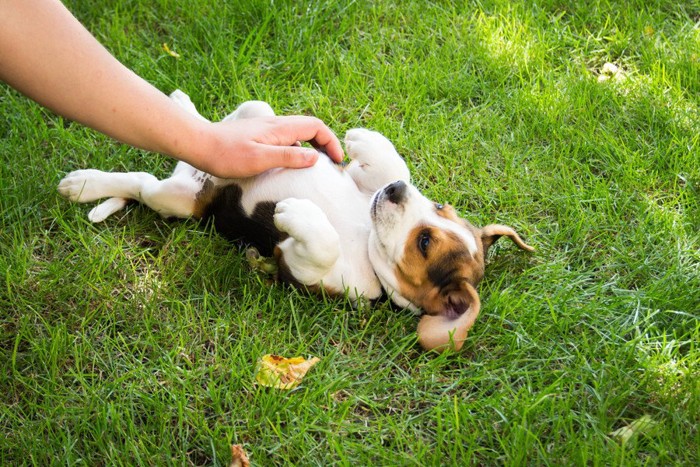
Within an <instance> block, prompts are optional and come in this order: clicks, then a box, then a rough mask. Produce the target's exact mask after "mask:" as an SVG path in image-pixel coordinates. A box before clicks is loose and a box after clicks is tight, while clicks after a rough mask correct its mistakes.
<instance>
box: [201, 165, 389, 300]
mask: <svg viewBox="0 0 700 467" xmlns="http://www.w3.org/2000/svg"><path fill="white" fill-rule="evenodd" d="M220 183H228V184H229V185H227V186H223V187H218V188H216V195H215V196H214V198H213V199H212V201H211V203H210V204H209V205H208V206H207V208H206V209H205V212H204V217H213V218H214V225H215V228H216V230H217V231H218V232H219V233H220V234H222V235H223V236H225V237H226V238H229V239H231V240H234V241H242V242H244V243H247V244H250V245H253V246H255V247H256V248H258V249H259V250H260V253H261V254H263V255H265V256H271V255H272V253H273V250H274V247H275V245H276V244H277V243H279V241H281V240H282V239H283V237H282V235H281V234H280V232H279V231H278V230H277V229H276V228H275V225H274V221H273V216H274V211H275V206H276V204H277V203H278V202H280V201H282V200H284V199H288V198H298V199H308V200H310V201H312V202H313V203H314V204H316V205H317V206H318V207H319V208H321V210H322V211H323V212H324V213H325V214H326V217H327V218H328V221H329V222H330V224H331V225H332V226H333V228H334V229H335V230H336V232H337V233H338V235H339V237H340V249H341V257H340V259H339V260H338V264H337V266H336V267H335V268H333V270H331V271H330V272H329V274H328V276H327V277H325V278H324V280H323V283H324V286H325V287H327V288H329V289H335V290H339V291H342V290H344V289H348V291H349V293H350V295H351V297H352V298H356V297H355V296H357V297H359V296H360V295H363V296H365V297H366V298H370V299H372V298H377V297H378V296H379V295H380V294H381V286H380V284H379V282H378V280H377V278H376V276H375V274H374V270H373V268H372V265H371V262H370V260H369V256H368V251H367V250H368V239H369V232H370V226H371V219H370V215H369V202H370V195H368V194H365V193H362V192H361V191H360V190H359V189H358V188H357V185H356V184H355V182H354V181H353V179H352V178H351V177H350V175H349V174H348V173H347V172H345V171H343V169H342V168H340V167H338V166H336V165H334V164H333V163H332V162H331V161H330V160H329V159H328V158H327V157H325V156H322V157H321V158H319V161H318V162H317V163H316V165H314V166H313V167H310V168H307V169H273V170H270V171H268V172H266V173H264V174H262V175H259V176H257V177H254V178H250V179H241V180H228V181H220Z"/></svg>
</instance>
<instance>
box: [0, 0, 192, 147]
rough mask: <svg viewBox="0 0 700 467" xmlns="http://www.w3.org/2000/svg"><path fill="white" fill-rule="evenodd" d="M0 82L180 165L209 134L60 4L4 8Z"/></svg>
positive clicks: (44, 1)
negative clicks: (198, 140) (196, 142)
mask: <svg viewBox="0 0 700 467" xmlns="http://www.w3.org/2000/svg"><path fill="white" fill-rule="evenodd" d="M0 79H2V80H3V81H6V82H7V83H8V84H10V85H11V86H13V87H15V88H16V89H18V90H19V91H21V92H22V93H24V94H26V95H27V96H29V97H31V98H32V99H34V100H36V101H37V102H39V103H40V104H42V105H44V106H46V107H48V108H50V109H52V110H53V111H55V112H57V113H59V114H61V115H63V116H65V117H68V118H70V119H73V120H76V121H78V122H81V123H83V124H85V125H87V126H90V127H92V128H94V129H96V130H98V131H101V132H103V133H105V134H107V135H109V136H111V137H113V138H115V139H117V140H119V141H122V142H125V143H128V144H131V145H134V146H137V147H140V148H143V149H147V150H151V151H156V152H161V153H165V154H169V155H172V156H174V157H177V158H180V159H183V158H184V159H190V158H191V156H192V154H191V152H192V148H191V147H190V145H192V144H193V140H195V139H196V136H197V133H199V132H201V131H203V130H204V127H203V126H202V125H201V124H200V123H199V122H198V121H197V120H196V119H195V118H194V117H192V116H191V115H189V114H188V113H187V112H185V111H184V110H182V109H180V108H179V107H178V106H177V104H175V103H173V102H172V101H171V100H170V99H168V97H167V96H165V95H164V94H163V93H161V92H160V91H158V90H157V89H156V88H154V87H153V86H152V85H150V84H149V83H147V82H146V81H145V80H143V79H142V78H140V77H139V76H138V75H136V74H135V73H133V72H132V71H131V70H129V69H128V68H126V67H125V66H123V65H122V64H121V63H120V62H119V61H117V60H116V59H115V58H114V57H113V56H112V55H111V54H110V53H109V52H108V51H107V50H105V49H104V48H103V47H102V45H100V44H99V43H98V42H97V40H96V39H95V38H94V37H93V36H92V35H91V34H90V33H89V32H88V31H87V30H86V29H85V28H84V27H83V26H82V25H81V24H80V23H79V22H78V21H77V20H76V19H75V18H74V17H73V16H72V15H71V13H70V12H69V11H68V10H66V8H65V7H64V6H63V5H62V4H61V3H60V2H58V1H57V0H0Z"/></svg>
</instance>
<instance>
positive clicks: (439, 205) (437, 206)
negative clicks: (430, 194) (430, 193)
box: [435, 203, 445, 211]
mask: <svg viewBox="0 0 700 467" xmlns="http://www.w3.org/2000/svg"><path fill="white" fill-rule="evenodd" d="M444 207H445V205H444V204H440V203H435V209H437V210H438V211H441V210H442V209H443V208H444Z"/></svg>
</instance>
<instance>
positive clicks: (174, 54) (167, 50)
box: [162, 42, 180, 58]
mask: <svg viewBox="0 0 700 467" xmlns="http://www.w3.org/2000/svg"><path fill="white" fill-rule="evenodd" d="M162 47H163V51H165V53H166V54H168V55H170V56H171V57H175V58H180V54H179V53H177V52H175V51H174V50H170V47H168V44H166V43H165V42H163V45H162Z"/></svg>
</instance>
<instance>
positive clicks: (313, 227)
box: [274, 198, 340, 285]
mask: <svg viewBox="0 0 700 467" xmlns="http://www.w3.org/2000/svg"><path fill="white" fill-rule="evenodd" d="M274 220H275V226H276V227H277V229H279V230H280V231H282V232H285V233H287V234H289V238H287V239H285V240H283V241H282V242H280V243H279V244H278V248H279V250H280V251H281V253H282V256H283V260H284V263H285V264H286V266H287V267H288V268H289V272H290V273H291V274H292V276H293V277H294V278H295V279H296V280H297V281H299V282H300V283H302V284H304V285H317V284H319V283H320V282H321V281H322V280H323V278H324V277H325V276H326V275H327V274H328V273H329V271H331V269H332V268H333V266H334V265H335V264H336V262H337V261H338V258H339V257H340V238H339V236H338V232H336V230H335V229H334V228H333V226H332V225H331V224H330V222H329V221H328V218H327V217H326V215H325V214H324V213H323V211H321V208H319V207H318V206H317V205H316V204H314V203H313V202H311V201H309V200H307V199H296V198H288V199H285V200H283V201H280V202H279V203H277V206H276V207H275V217H274Z"/></svg>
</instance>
